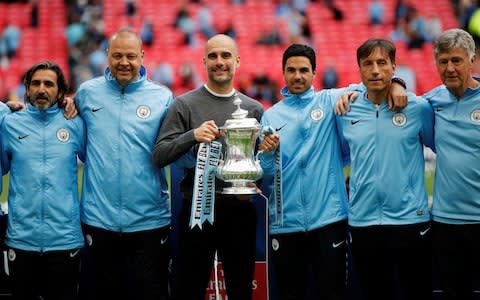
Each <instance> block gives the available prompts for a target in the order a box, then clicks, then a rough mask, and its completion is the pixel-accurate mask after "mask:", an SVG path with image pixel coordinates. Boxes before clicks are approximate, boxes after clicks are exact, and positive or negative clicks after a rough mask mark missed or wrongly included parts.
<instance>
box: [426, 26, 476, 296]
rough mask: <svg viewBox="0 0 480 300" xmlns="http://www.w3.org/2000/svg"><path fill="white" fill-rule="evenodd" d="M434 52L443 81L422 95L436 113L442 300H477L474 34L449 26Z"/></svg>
mask: <svg viewBox="0 0 480 300" xmlns="http://www.w3.org/2000/svg"><path fill="white" fill-rule="evenodd" d="M434 57H435V64H436V67H437V72H438V75H439V76H440V79H441V80H442V82H443V85H441V86H439V87H436V88H434V89H433V90H431V91H430V92H428V93H426V94H425V95H424V97H425V98H426V99H427V100H428V101H429V102H430V103H431V105H432V107H433V110H434V113H435V148H436V151H437V164H436V172H435V186H434V190H433V207H432V218H433V222H432V236H433V248H434V253H435V256H436V259H437V263H438V269H439V272H440V282H441V288H442V289H443V291H444V295H445V296H444V299H449V300H450V299H459V300H460V299H462V300H465V299H473V298H472V297H473V293H472V289H473V279H474V278H476V277H478V276H479V273H480V259H479V257H478V253H480V240H479V239H478V237H479V236H480V196H479V195H480V181H479V178H480V167H479V161H480V151H479V150H480V149H479V147H480V134H479V133H480V88H479V86H480V83H479V82H478V81H477V80H475V78H474V77H473V76H472V70H473V68H474V66H475V61H476V55H475V43H474V41H473V38H472V37H471V35H470V34H469V33H468V32H466V31H464V30H461V29H450V30H447V31H445V32H443V33H442V34H441V35H440V36H439V37H438V38H437V39H436V40H435V48H434Z"/></svg>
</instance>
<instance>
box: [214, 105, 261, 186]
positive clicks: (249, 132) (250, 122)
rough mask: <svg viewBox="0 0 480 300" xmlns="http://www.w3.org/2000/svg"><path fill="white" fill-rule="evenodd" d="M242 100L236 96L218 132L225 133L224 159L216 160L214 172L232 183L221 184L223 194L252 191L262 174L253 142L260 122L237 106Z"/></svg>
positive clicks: (259, 130)
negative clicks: (228, 185)
mask: <svg viewBox="0 0 480 300" xmlns="http://www.w3.org/2000/svg"><path fill="white" fill-rule="evenodd" d="M241 103H242V100H241V99H240V98H239V97H238V96H236V97H235V100H234V101H233V104H235V105H236V106H237V110H236V111H234V112H233V113H232V119H228V120H227V121H226V122H225V125H223V126H222V127H220V128H219V129H220V132H221V133H222V134H223V135H224V136H225V144H226V150H225V156H226V157H225V159H224V160H223V161H220V164H219V166H218V169H217V173H216V176H217V177H218V178H220V179H222V180H223V181H226V182H229V183H232V186H231V187H225V188H224V189H223V191H222V193H223V194H256V193H257V189H256V186H255V185H254V184H253V183H254V182H255V181H256V180H258V179H260V178H261V177H262V175H263V170H262V168H261V167H260V162H259V161H258V159H257V157H255V154H254V150H255V142H256V140H257V137H258V136H259V135H260V132H261V130H262V126H261V125H260V123H258V121H257V119H255V118H247V114H248V111H246V110H244V109H241V108H240V104H241Z"/></svg>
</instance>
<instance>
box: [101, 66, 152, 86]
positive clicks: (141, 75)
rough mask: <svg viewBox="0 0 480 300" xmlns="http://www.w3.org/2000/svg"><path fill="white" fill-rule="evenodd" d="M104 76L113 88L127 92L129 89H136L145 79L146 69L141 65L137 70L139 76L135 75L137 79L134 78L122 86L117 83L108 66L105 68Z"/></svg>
mask: <svg viewBox="0 0 480 300" xmlns="http://www.w3.org/2000/svg"><path fill="white" fill-rule="evenodd" d="M104 76H105V79H106V80H107V82H109V83H110V84H111V85H113V86H114V87H115V88H117V89H119V90H121V91H124V92H129V91H133V90H136V89H137V88H138V87H139V86H141V85H142V84H143V82H144V81H145V80H146V79H147V69H146V68H145V67H144V66H141V67H140V71H139V76H138V77H137V80H135V81H134V82H130V83H129V84H127V86H125V87H122V86H121V85H120V84H119V83H118V81H117V80H116V79H115V78H114V77H113V75H112V72H111V71H110V68H106V69H105V72H104Z"/></svg>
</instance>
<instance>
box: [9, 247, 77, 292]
mask: <svg viewBox="0 0 480 300" xmlns="http://www.w3.org/2000/svg"><path fill="white" fill-rule="evenodd" d="M7 253H8V267H9V271H10V280H11V284H12V294H13V299H15V300H37V299H39V298H38V297H39V296H41V297H42V299H44V300H75V299H76V297H77V294H78V279H79V274H80V249H71V250H68V251H50V252H44V253H40V252H31V251H23V250H19V249H13V248H9V247H7Z"/></svg>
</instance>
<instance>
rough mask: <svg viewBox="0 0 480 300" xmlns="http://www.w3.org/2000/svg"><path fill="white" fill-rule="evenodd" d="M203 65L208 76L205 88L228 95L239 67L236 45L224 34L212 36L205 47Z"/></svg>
mask: <svg viewBox="0 0 480 300" xmlns="http://www.w3.org/2000/svg"><path fill="white" fill-rule="evenodd" d="M203 63H204V65H205V69H206V70H207V74H208V81H207V86H208V87H209V88H210V89H211V90H213V91H215V92H217V93H222V94H223V93H229V92H230V91H231V90H232V88H233V85H232V82H233V76H234V75H235V72H236V70H237V68H238V66H239V65H240V56H238V50H237V43H235V41H234V40H233V39H232V38H231V37H229V36H228V35H225V34H218V35H215V36H213V37H212V38H211V39H209V40H208V41H207V44H206V45H205V56H204V58H203Z"/></svg>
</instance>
